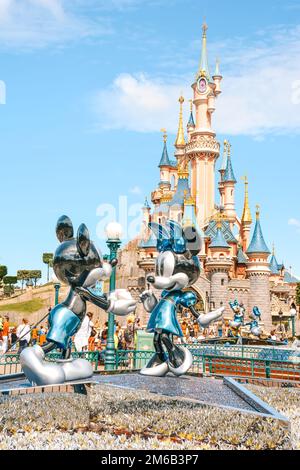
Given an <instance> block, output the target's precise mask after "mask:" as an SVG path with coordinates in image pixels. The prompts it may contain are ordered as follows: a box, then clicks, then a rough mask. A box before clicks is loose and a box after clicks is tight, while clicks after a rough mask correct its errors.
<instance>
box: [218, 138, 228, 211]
mask: <svg viewBox="0 0 300 470" xmlns="http://www.w3.org/2000/svg"><path fill="white" fill-rule="evenodd" d="M227 153H228V142H227V140H224V147H223V159H222V164H221V168H220V170H219V173H220V181H219V192H220V204H221V207H222V208H224V175H225V171H226V168H227Z"/></svg>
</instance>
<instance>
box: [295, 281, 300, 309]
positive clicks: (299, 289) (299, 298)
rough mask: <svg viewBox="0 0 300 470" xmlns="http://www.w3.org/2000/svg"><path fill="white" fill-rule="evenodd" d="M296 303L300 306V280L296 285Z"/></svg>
mask: <svg viewBox="0 0 300 470" xmlns="http://www.w3.org/2000/svg"><path fill="white" fill-rule="evenodd" d="M296 305H297V306H298V307H300V282H298V284H297V286H296Z"/></svg>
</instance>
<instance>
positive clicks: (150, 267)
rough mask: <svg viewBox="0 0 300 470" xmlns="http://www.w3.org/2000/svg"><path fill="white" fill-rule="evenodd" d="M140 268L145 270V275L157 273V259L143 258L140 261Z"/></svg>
mask: <svg viewBox="0 0 300 470" xmlns="http://www.w3.org/2000/svg"><path fill="white" fill-rule="evenodd" d="M138 267H139V268H140V269H143V270H144V271H145V273H153V272H154V271H155V259H154V258H151V257H147V258H142V259H140V260H139V261H138Z"/></svg>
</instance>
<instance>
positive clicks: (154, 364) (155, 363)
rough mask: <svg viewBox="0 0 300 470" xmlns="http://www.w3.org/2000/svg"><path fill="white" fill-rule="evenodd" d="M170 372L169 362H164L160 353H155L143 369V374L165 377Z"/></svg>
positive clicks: (141, 372)
mask: <svg viewBox="0 0 300 470" xmlns="http://www.w3.org/2000/svg"><path fill="white" fill-rule="evenodd" d="M168 372H169V366H168V363H167V362H163V361H162V360H161V359H160V358H159V356H158V354H155V355H154V356H153V357H152V358H151V359H150V361H149V363H148V364H147V365H146V367H144V368H143V369H142V370H141V371H140V374H141V375H146V376H149V377H165V376H166V375H167V373H168Z"/></svg>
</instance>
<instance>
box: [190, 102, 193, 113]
mask: <svg viewBox="0 0 300 470" xmlns="http://www.w3.org/2000/svg"><path fill="white" fill-rule="evenodd" d="M189 103H190V109H191V113H192V112H193V100H189Z"/></svg>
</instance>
